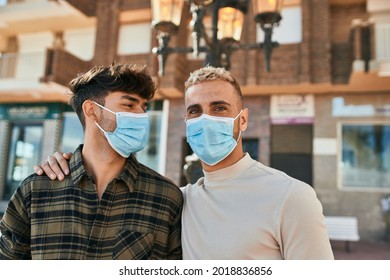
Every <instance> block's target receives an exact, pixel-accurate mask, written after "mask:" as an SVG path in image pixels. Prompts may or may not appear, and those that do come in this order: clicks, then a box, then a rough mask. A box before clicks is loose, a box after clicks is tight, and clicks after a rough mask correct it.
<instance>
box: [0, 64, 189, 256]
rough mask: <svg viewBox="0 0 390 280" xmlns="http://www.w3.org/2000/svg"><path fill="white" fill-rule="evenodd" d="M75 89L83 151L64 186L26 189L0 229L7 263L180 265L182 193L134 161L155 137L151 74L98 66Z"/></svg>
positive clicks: (0, 249)
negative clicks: (119, 261) (148, 261)
mask: <svg viewBox="0 0 390 280" xmlns="http://www.w3.org/2000/svg"><path fill="white" fill-rule="evenodd" d="M70 89H71V90H72V93H73V96H72V97H71V102H70V103H71V105H72V106H73V108H74V110H75V112H76V113H77V115H78V116H79V118H80V121H81V123H82V125H83V128H84V132H85V133H84V144H83V145H80V146H79V147H78V148H77V149H76V151H75V152H74V153H73V155H72V157H71V159H70V161H69V167H70V175H69V176H66V177H65V178H63V179H64V180H63V181H51V180H50V179H49V178H48V177H46V176H37V175H35V174H34V175H31V176H29V177H27V178H26V179H25V180H24V181H23V182H22V183H21V185H20V186H19V188H18V189H17V191H16V192H15V194H14V195H13V197H12V198H11V200H10V202H9V205H8V208H7V209H6V211H5V214H4V216H3V219H2V220H1V222H0V230H1V236H0V258H2V259H181V258H182V250H181V242H180V239H181V235H180V234H181V210H182V206H183V197H182V193H181V191H180V190H179V188H178V187H177V186H176V185H175V184H174V183H173V182H172V181H170V180H169V179H167V178H165V177H163V176H161V175H159V174H158V173H157V172H155V171H153V170H151V169H150V168H148V167H146V166H144V165H142V164H140V163H139V162H138V161H137V160H136V158H135V157H134V155H133V153H135V152H137V151H140V150H141V149H143V148H144V146H145V145H146V144H147V142H148V138H149V121H148V116H147V114H146V109H147V106H148V101H149V100H150V99H152V98H153V96H154V93H155V85H154V83H153V81H152V79H151V77H150V75H149V74H148V72H147V71H146V68H145V67H138V66H136V65H116V64H113V65H111V66H108V67H104V66H96V67H93V68H92V69H91V70H90V71H88V72H87V73H85V74H82V75H79V76H78V77H76V78H75V79H73V80H72V81H71V83H70Z"/></svg>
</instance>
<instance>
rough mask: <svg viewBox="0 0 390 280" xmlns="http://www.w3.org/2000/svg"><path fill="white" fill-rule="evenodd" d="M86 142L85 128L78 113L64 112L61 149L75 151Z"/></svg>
mask: <svg viewBox="0 0 390 280" xmlns="http://www.w3.org/2000/svg"><path fill="white" fill-rule="evenodd" d="M82 143H84V130H83V127H82V125H81V123H80V120H79V118H78V117H77V114H76V113H73V112H68V113H64V122H63V129H62V139H61V147H60V149H59V150H60V151H63V152H74V150H76V149H77V147H78V146H79V145H80V144H82Z"/></svg>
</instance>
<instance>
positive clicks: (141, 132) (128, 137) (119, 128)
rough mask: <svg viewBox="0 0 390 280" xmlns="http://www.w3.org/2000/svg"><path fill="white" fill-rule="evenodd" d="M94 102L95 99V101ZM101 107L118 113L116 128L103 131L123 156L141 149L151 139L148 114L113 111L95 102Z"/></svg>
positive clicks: (112, 145)
mask: <svg viewBox="0 0 390 280" xmlns="http://www.w3.org/2000/svg"><path fill="white" fill-rule="evenodd" d="M93 102H94V101H93ZM94 103H95V104H96V105H98V106H99V107H101V108H103V109H105V110H107V111H109V112H110V113H113V114H115V115H116V129H115V130H114V131H113V132H108V131H104V129H103V128H102V127H101V126H100V125H99V124H98V123H97V122H95V124H96V125H97V127H98V128H100V130H101V131H103V133H104V135H105V136H106V138H107V141H108V143H109V144H110V146H111V147H112V148H113V149H114V150H115V151H116V152H117V153H118V154H120V155H121V156H122V157H125V158H127V157H129V156H130V154H132V153H136V152H138V151H141V150H142V149H143V148H145V146H146V144H147V143H148V141H149V118H148V114H146V113H142V114H135V113H129V112H117V113H115V112H113V111H111V110H110V109H107V108H106V107H104V106H102V105H100V104H98V103H96V102H94Z"/></svg>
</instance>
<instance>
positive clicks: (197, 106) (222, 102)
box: [186, 100, 232, 112]
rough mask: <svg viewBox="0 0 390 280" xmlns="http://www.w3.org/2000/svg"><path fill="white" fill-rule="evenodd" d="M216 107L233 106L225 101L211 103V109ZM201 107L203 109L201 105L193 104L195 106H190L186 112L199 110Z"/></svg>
mask: <svg viewBox="0 0 390 280" xmlns="http://www.w3.org/2000/svg"><path fill="white" fill-rule="evenodd" d="M216 105H227V106H229V107H231V106H232V105H231V104H230V103H228V102H226V101H224V100H219V101H213V102H211V103H210V104H209V106H210V107H212V106H216ZM199 107H201V106H200V104H193V105H190V106H188V108H187V110H186V111H187V112H188V111H189V110H191V109H194V108H199Z"/></svg>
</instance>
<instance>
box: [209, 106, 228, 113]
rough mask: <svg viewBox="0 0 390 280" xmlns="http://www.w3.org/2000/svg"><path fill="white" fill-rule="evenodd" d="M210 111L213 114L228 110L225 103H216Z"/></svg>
mask: <svg viewBox="0 0 390 280" xmlns="http://www.w3.org/2000/svg"><path fill="white" fill-rule="evenodd" d="M212 112H213V114H214V115H223V114H226V113H227V112H228V108H227V106H225V105H216V106H214V107H213V110H212Z"/></svg>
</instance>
